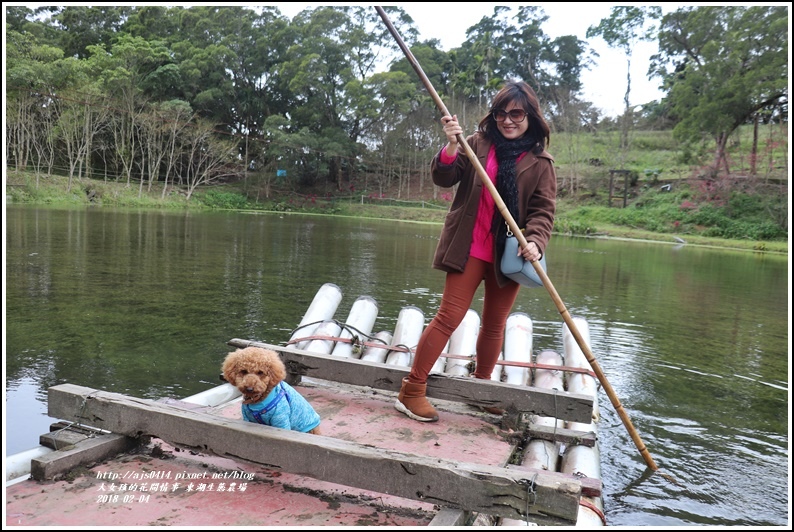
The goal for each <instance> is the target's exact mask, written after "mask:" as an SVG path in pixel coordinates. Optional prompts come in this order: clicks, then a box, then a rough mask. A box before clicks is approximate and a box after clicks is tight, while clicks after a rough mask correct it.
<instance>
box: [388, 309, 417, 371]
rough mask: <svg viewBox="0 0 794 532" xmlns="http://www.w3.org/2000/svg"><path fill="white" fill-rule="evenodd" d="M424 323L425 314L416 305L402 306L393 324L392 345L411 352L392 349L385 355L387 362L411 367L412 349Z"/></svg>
mask: <svg viewBox="0 0 794 532" xmlns="http://www.w3.org/2000/svg"><path fill="white" fill-rule="evenodd" d="M424 325H425V315H424V313H423V312H422V311H421V310H420V309H418V308H417V307H413V306H409V307H404V308H403V309H402V310H401V311H400V314H399V315H398V316H397V325H395V326H394V336H393V337H392V345H394V346H400V347H401V348H408V349H410V350H411V352H410V353H409V352H406V351H404V350H402V349H400V350H392V351H390V352H389V354H388V355H387V356H386V363H387V364H394V365H396V366H405V367H411V363H412V362H413V351H414V349H416V344H418V343H419V337H420V336H421V335H422V329H423V328H424Z"/></svg>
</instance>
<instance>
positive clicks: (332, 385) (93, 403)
mask: <svg viewBox="0 0 794 532" xmlns="http://www.w3.org/2000/svg"><path fill="white" fill-rule="evenodd" d="M341 299H342V294H341V290H339V288H338V287H337V286H336V285H334V284H331V283H326V284H324V285H323V286H322V287H321V288H320V289H319V290H318V292H317V295H316V296H315V298H314V300H313V301H312V304H311V305H310V307H309V308H308V310H307V311H306V313H305V315H304V317H303V319H302V320H301V323H300V324H299V325H298V327H297V328H296V329H295V331H294V332H293V334H292V336H291V338H290V340H289V342H287V344H286V345H285V346H276V345H270V344H267V343H262V342H259V341H256V340H243V339H232V340H230V341H229V342H228V344H229V346H231V347H246V346H249V345H255V346H260V347H265V348H268V349H273V350H274V351H276V352H278V353H279V355H280V356H281V358H282V360H283V361H284V363H285V365H286V367H287V371H288V374H289V375H288V379H287V380H288V382H290V384H293V385H294V386H296V388H297V389H298V390H299V391H300V392H301V394H302V395H304V396H305V397H306V398H307V399H308V400H309V402H310V403H312V405H313V406H314V407H315V409H316V410H317V411H318V413H319V414H320V416H321V417H322V419H323V421H322V427H323V435H322V436H316V435H310V434H303V433H299V432H295V431H288V430H282V429H275V428H273V427H265V426H262V425H258V424H254V423H248V422H245V421H242V420H241V416H240V394H239V391H237V390H236V389H235V388H234V387H232V386H231V385H229V384H223V385H220V386H217V387H215V388H212V389H210V390H207V391H205V392H202V393H200V394H197V395H196V396H192V397H189V398H185V399H182V400H177V399H171V398H166V399H163V400H160V401H152V400H146V399H139V398H134V397H128V396H124V395H121V394H116V393H111V392H106V391H101V390H95V389H91V388H85V387H81V386H76V385H72V384H63V385H59V386H54V387H52V388H50V389H49V395H48V414H49V415H50V416H51V417H54V418H57V419H62V420H64V421H62V422H60V423H58V424H56V425H55V426H53V427H52V432H50V433H48V434H45V435H42V437H41V443H42V448H45V447H46V448H47V450H46V451H42V450H40V449H39V450H33V451H34V452H31V453H29V454H28V455H26V456H24V457H21V458H20V459H19V460H16V461H17V462H29V471H30V474H29V476H30V478H29V479H28V478H27V476H26V475H21V474H17V477H18V478H17V479H16V480H15V481H13V482H9V478H8V477H7V488H6V493H7V505H6V509H7V516H8V517H7V522H6V524H8V525H18V524H22V525H41V526H46V525H84V524H92V525H94V524H100V525H101V524H103V523H105V521H107V522H108V523H107V524H129V525H147V524H168V525H190V526H195V525H224V526H226V525H244V524H252V525H253V524H256V525H264V526H273V525H275V526H294V525H301V526H305V525H329V524H334V525H342V526H344V525H397V526H427V525H431V526H436V525H441V526H457V525H487V526H494V525H501V526H515V525H527V524H537V525H555V526H559V525H563V526H580V527H588V528H590V527H593V526H604V525H606V521H605V518H604V512H603V503H602V496H601V474H600V458H599V451H598V438H597V421H598V403H597V380H596V378H595V377H594V375H593V374H592V372H591V371H590V370H589V365H588V363H587V361H586V359H585V358H584V355H583V354H582V352H581V351H580V350H579V347H578V346H577V344H576V342H575V341H574V340H573V338H572V337H571V335H570V333H569V332H568V331H567V327H566V326H565V324H563V332H562V336H563V345H564V349H565V353H564V359H565V361H566V365H563V356H561V355H559V354H557V353H556V352H554V351H551V350H542V351H540V352H539V353H538V354H537V356H536V357H535V360H534V361H533V360H532V358H533V357H532V323H531V320H530V319H529V317H528V316H526V315H525V314H522V313H515V314H513V315H511V316H510V317H509V319H508V322H507V328H506V332H505V344H504V352H503V354H502V359H501V360H500V365H497V369H496V370H495V371H494V375H493V377H492V380H491V381H482V380H477V379H472V378H470V377H469V376H468V375H469V372H470V371H471V369H472V366H473V363H472V358H473V355H472V354H473V352H474V345H475V344H476V337H477V331H478V328H479V317H478V316H477V313H476V312H475V311H473V310H469V312H468V313H467V315H466V318H465V319H464V321H463V323H461V325H460V327H459V328H458V329H457V330H456V331H455V333H454V334H453V335H452V337H451V338H450V342H449V344H448V345H447V347H446V348H445V350H444V352H443V353H442V357H441V358H440V359H439V362H438V363H437V365H436V366H435V367H434V368H433V372H432V373H431V375H430V378H429V379H428V386H427V394H428V397H430V398H431V401H432V402H433V404H434V406H436V408H437V409H438V411H439V416H440V420H439V421H438V422H437V423H429V424H425V423H418V422H416V421H413V420H410V419H408V418H407V417H406V416H403V415H402V414H399V413H397V412H396V411H395V410H394V408H393V403H394V399H395V397H396V394H397V392H398V391H399V388H400V383H401V381H402V378H403V377H404V376H405V375H407V374H408V371H409V368H410V362H411V357H412V349H413V348H415V346H416V344H417V342H418V339H419V336H420V335H421V332H422V330H423V327H424V315H423V313H422V311H421V310H419V309H417V308H415V307H406V308H404V309H402V311H401V312H400V315H399V317H398V319H397V323H396V326H395V328H394V331H379V332H373V330H372V329H373V327H374V323H375V319H376V316H377V303H376V302H375V301H374V300H373V299H372V298H370V297H368V296H361V297H359V298H358V299H357V300H356V301H355V302H354V304H353V305H352V307H351V310H350V313H349V315H348V316H347V318H346V319H344V320H335V319H334V318H333V316H334V314H335V313H336V310H337V308H338V306H339V303H340V302H341ZM575 319H576V320H577V324H576V325H577V328H578V329H579V331H580V332H581V333H583V334H584V336H585V338H586V339H587V341H588V344H589V333H588V329H587V323H586V321H584V320H582V319H581V318H575ZM224 355H225V354H224ZM477 407H499V408H502V409H504V410H505V414H504V415H503V416H501V417H500V416H494V415H491V414H487V413H485V412H482V411H481V410H480V409H479V408H477ZM10 458H11V460H10V462H11V463H12V464H13V463H14V462H15V459H14V458H13V457H10ZM177 477H179V478H177ZM144 482H145V483H146V484H148V486H147V488H148V491H146V493H145V494H144V493H143V492H142V491H140V484H141V483H144ZM202 483H203V485H204V486H205V487H204V490H203V491H199V489H198V486H199V485H201V484H202ZM221 483H222V484H223V486H224V492H223V493H220V492H219V488H220V485H221ZM122 484H124V485H126V488H127V489H126V490H124V491H122V490H120V487H121V485H122ZM151 484H156V485H158V488H157V490H156V491H155V492H154V493H153V492H152V490H151ZM209 484H212V486H213V487H212V488H209V490H208V489H207V486H208V485H209ZM243 484H245V485H246V486H245V489H244V491H242V490H241V489H240V488H241V487H242V485H243ZM133 485H134V486H135V488H136V489H135V490H132V489H131V486H133ZM189 485H195V489H188V486H189ZM230 485H233V486H236V488H237V491H236V493H232V492H230V491H229V490H228V488H229V486H230ZM111 486H115V488H117V490H114V491H115V493H112V492H111V491H110V490H111ZM162 486H166V488H165V489H164V488H163V487H162ZM80 488H82V489H80ZM103 488H104V489H105V490H107V491H102V489H103ZM114 496H115V498H113V497H114ZM219 502H220V504H219ZM64 508H68V510H64ZM230 508H234V511H232V510H230ZM119 516H123V520H122V521H121V522H119Z"/></svg>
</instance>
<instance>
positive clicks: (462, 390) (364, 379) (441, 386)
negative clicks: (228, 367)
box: [228, 338, 593, 423]
mask: <svg viewBox="0 0 794 532" xmlns="http://www.w3.org/2000/svg"><path fill="white" fill-rule="evenodd" d="M228 344H229V345H230V346H232V347H241V348H243V347H249V346H255V347H262V348H264V349H271V350H273V351H275V352H277V353H278V354H279V355H280V356H281V359H282V360H283V361H284V364H285V365H286V366H287V371H288V372H289V373H290V374H292V375H305V376H307V377H313V378H318V379H325V380H330V381H335V382H342V383H346V384H354V385H357V386H369V387H371V388H376V389H379V390H388V391H392V392H399V391H400V385H401V383H402V378H403V377H406V376H408V373H409V369H408V368H404V367H402V366H395V365H393V364H380V363H378V362H370V361H366V360H359V359H355V358H346V357H339V356H333V355H322V354H319V353H312V352H310V351H305V350H302V349H296V348H293V347H282V346H277V345H271V344H265V343H262V342H256V341H254V340H241V339H239V338H235V339H232V340H230V341H229V342H228ZM427 396H428V397H435V398H437V399H445V400H448V401H457V402H460V403H466V404H470V405H475V406H488V407H498V408H502V409H504V410H510V411H517V412H522V413H529V414H536V415H539V416H546V417H553V418H556V419H563V420H565V421H574V422H577V423H590V422H592V420H593V397H592V396H589V395H583V394H574V393H568V392H563V391H559V390H547V389H544V388H535V387H532V386H518V385H514V384H508V383H505V382H497V381H491V380H482V379H472V378H470V377H458V376H453V375H443V374H437V373H431V374H430V376H429V377H428V379H427Z"/></svg>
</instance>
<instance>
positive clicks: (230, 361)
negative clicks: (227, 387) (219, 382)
mask: <svg viewBox="0 0 794 532" xmlns="http://www.w3.org/2000/svg"><path fill="white" fill-rule="evenodd" d="M221 369H222V371H223V378H224V379H226V382H228V383H229V384H231V385H232V386H234V387H235V388H237V389H238V390H240V393H242V394H243V403H245V404H251V403H258V402H259V401H261V400H262V399H264V398H265V397H267V395H268V394H269V393H270V392H271V391H272V390H273V388H275V387H276V386H277V385H278V383H279V382H281V381H282V380H284V378H285V377H286V376H287V372H286V369H285V367H284V363H283V362H282V361H281V358H279V356H278V354H277V353H276V352H275V351H271V350H269V349H262V348H260V347H246V348H245V349H238V350H237V351H233V352H231V353H229V354H228V355H227V356H226V359H225V360H224V361H223V366H222V368H221Z"/></svg>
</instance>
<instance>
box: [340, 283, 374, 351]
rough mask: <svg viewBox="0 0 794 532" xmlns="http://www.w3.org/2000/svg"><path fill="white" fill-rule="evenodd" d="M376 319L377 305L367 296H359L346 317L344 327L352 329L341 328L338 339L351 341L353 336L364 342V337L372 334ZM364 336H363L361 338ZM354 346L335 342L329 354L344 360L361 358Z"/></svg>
mask: <svg viewBox="0 0 794 532" xmlns="http://www.w3.org/2000/svg"><path fill="white" fill-rule="evenodd" d="M377 317H378V304H377V303H376V302H375V300H374V299H373V298H371V297H369V296H360V297H359V298H358V299H356V301H355V302H354V303H353V307H352V308H351V309H350V313H349V314H348V315H347V320H345V325H348V326H349V327H351V328H352V330H351V329H349V328H347V327H342V332H341V333H340V334H339V338H343V339H351V338H353V336H354V335H355V336H356V337H358V338H359V340H360V341H362V342H363V341H365V340H366V336H369V334H370V333H371V332H372V327H374V326H375V318H377ZM361 335H364V336H361ZM354 347H355V346H354V345H353V344H352V343H349V342H337V343H336V346H335V347H334V350H333V351H332V352H331V354H332V355H334V356H340V357H345V358H361V354H362V352H361V351H357V352H354Z"/></svg>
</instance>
